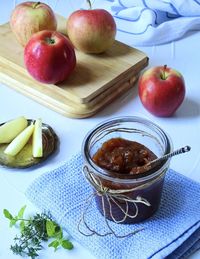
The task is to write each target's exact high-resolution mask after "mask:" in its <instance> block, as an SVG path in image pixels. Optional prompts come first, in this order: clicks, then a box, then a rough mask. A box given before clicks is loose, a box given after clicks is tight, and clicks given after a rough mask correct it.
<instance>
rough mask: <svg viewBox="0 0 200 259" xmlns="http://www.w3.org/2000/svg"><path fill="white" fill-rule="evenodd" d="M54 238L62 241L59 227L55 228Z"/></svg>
mask: <svg viewBox="0 0 200 259" xmlns="http://www.w3.org/2000/svg"><path fill="white" fill-rule="evenodd" d="M54 237H55V238H57V239H62V238H63V232H62V229H61V227H59V226H58V225H57V226H56V227H55V234H54Z"/></svg>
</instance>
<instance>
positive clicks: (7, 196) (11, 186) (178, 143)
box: [0, 0, 200, 259]
mask: <svg viewBox="0 0 200 259" xmlns="http://www.w3.org/2000/svg"><path fill="white" fill-rule="evenodd" d="M14 2H15V1H14ZM16 2H17V3H19V1H16ZM44 2H45V1H44ZM46 2H47V1H46ZM80 2H81V0H78V1H77V0H76V1H59V2H58V3H57V4H56V1H48V3H49V4H50V5H51V6H52V7H53V8H55V9H56V11H57V12H58V13H60V14H62V15H64V16H65V17H66V16H67V15H68V14H69V13H70V12H71V11H73V10H75V9H76V5H77V6H79V4H80ZM13 6H14V3H13V1H11V0H7V1H0V10H1V12H0V23H1V24H3V23H5V22H7V21H8V20H9V16H10V12H11V10H12V8H13ZM2 10H3V11H2ZM166 33H167V32H166ZM117 39H118V40H120V41H123V42H124V43H127V44H129V45H132V43H131V42H128V41H127V40H126V35H122V34H117ZM199 42H200V32H195V33H194V32H191V33H188V34H187V36H186V37H185V38H184V39H181V40H179V41H176V42H173V43H170V44H165V45H161V46H154V47H143V48H141V47H140V48H139V49H141V50H143V51H144V52H146V54H147V55H148V56H149V58H150V64H149V66H156V65H164V64H167V65H168V66H171V67H173V68H176V69H177V70H179V71H180V72H181V73H182V74H183V75H184V78H185V83H186V98H185V100H184V102H183V104H182V105H181V107H180V108H179V109H178V111H177V112H176V114H175V115H174V116H173V117H171V118H157V117H154V116H153V115H150V114H149V113H148V112H147V111H146V110H145V109H144V108H143V106H142V104H141V102H140V100H139V98H138V94H137V87H135V88H134V89H132V90H131V91H129V92H128V93H127V94H125V95H124V96H121V97H120V98H119V99H118V100H116V101H115V102H113V103H112V104H111V105H109V106H108V107H106V108H105V109H104V110H102V111H101V112H99V113H98V114H96V115H95V116H93V117H91V118H86V119H71V118H67V117H64V116H62V115H60V114H58V113H56V112H54V111H52V110H50V109H48V108H46V107H44V106H42V105H40V104H38V103H36V102H35V101H32V100H31V99H29V98H27V97H25V96H23V95H21V94H19V93H17V92H15V91H14V90H12V89H10V88H9V87H7V86H5V85H3V84H0V98H1V99H0V111H1V113H0V122H4V121H7V120H9V119H12V118H15V117H18V116H21V115H24V116H25V117H27V118H34V119H35V118H38V117H41V118H42V119H43V122H45V123H48V124H49V125H51V126H52V127H53V129H54V130H55V131H56V133H57V135H58V136H59V139H60V148H59V152H58V153H57V154H56V155H55V156H53V157H52V158H51V159H49V160H47V161H46V162H45V163H43V164H41V166H40V167H37V168H32V169H23V170H16V169H6V168H1V169H0V258H3V259H4V258H5V259H11V258H13V259H14V258H17V256H16V255H13V254H12V252H11V251H10V249H9V247H10V245H11V244H12V243H13V237H14V236H15V234H16V232H17V231H16V230H15V229H13V230H12V229H9V227H8V221H7V220H6V219H5V218H4V217H3V214H2V211H3V209H4V208H7V209H8V210H10V211H11V212H12V213H13V214H15V213H16V212H17V211H18V210H19V209H20V208H21V207H22V206H23V205H24V204H26V205H27V212H30V213H31V212H36V211H37V208H35V207H34V206H33V205H32V204H31V203H30V202H29V201H28V200H27V199H26V197H25V195H24V191H25V189H26V188H27V186H28V185H29V184H30V183H31V182H32V181H33V180H34V179H35V178H36V177H38V176H40V175H41V174H43V173H44V172H46V171H48V170H50V169H52V168H56V167H57V166H58V165H60V164H62V163H64V161H66V160H67V159H69V158H70V156H71V155H72V154H74V153H76V152H78V151H79V150H80V148H81V143H82V140H83V137H84V136H85V134H86V133H87V132H88V130H90V129H91V128H92V127H94V126H95V125H96V124H97V123H99V122H101V121H103V120H105V119H108V118H111V117H116V116H123V115H136V116H141V117H144V118H148V119H150V120H152V121H154V122H155V123H157V124H158V125H160V126H161V127H162V128H163V129H164V130H165V131H167V132H168V133H169V135H170V136H171V138H172V141H173V144H174V148H179V147H182V146H184V145H190V146H191V147H192V150H191V151H190V152H189V153H187V155H186V154H184V155H182V156H178V157H176V158H173V159H172V162H171V168H173V169H174V170H176V171H178V172H180V173H182V174H184V175H186V176H188V177H190V178H192V179H194V180H196V181H199V182H200V152H199V145H200V137H199V132H200V94H199V93H200V90H199V89H200V83H199V82H200V80H199V76H200V70H199V60H200V51H199ZM73 243H74V245H75V249H73V250H72V251H64V249H59V250H58V251H57V252H56V253H54V252H53V249H49V248H48V249H44V250H43V251H42V253H41V255H40V257H39V258H45V259H50V258H55V257H56V258H58V259H64V258H65V259H67V258H70V259H72V258H73V259H84V258H87V259H94V257H93V256H92V255H91V254H90V253H89V251H87V250H86V249H84V248H83V247H81V245H80V244H78V243H76V242H75V241H73ZM191 258H192V259H197V258H200V252H197V253H195V254H194V255H193V256H191ZM111 259H112V258H111Z"/></svg>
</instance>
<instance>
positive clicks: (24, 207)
mask: <svg viewBox="0 0 200 259" xmlns="http://www.w3.org/2000/svg"><path fill="white" fill-rule="evenodd" d="M25 209H26V205H25V206H23V207H22V208H21V209H20V210H19V212H18V214H17V217H18V218H19V219H22V218H23V216H24V211H25Z"/></svg>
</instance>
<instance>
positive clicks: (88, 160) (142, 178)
mask: <svg viewBox="0 0 200 259" xmlns="http://www.w3.org/2000/svg"><path fill="white" fill-rule="evenodd" d="M122 122H135V123H140V124H143V125H145V126H148V127H150V128H151V129H153V130H155V131H156V132H157V133H159V134H160V135H161V136H162V137H163V139H164V140H165V141H166V146H165V150H164V154H163V155H165V154H167V153H169V152H172V149H173V146H172V141H171V138H170V137H169V135H168V134H167V133H166V132H165V131H164V130H163V129H161V128H160V126H158V125H157V124H155V123H153V122H152V121H150V120H148V119H144V118H141V117H139V116H121V117H115V118H112V119H107V120H104V121H103V122H101V123H99V124H97V125H96V126H95V127H94V128H92V129H91V130H90V131H89V132H88V133H87V134H86V136H85V138H84V140H83V143H82V156H83V158H84V162H85V163H86V164H87V166H88V167H89V170H91V169H93V170H95V175H97V176H99V177H102V178H103V179H105V180H109V181H114V182H119V183H135V182H145V181H148V180H150V179H152V178H155V177H156V176H158V175H160V174H161V173H162V172H163V171H164V169H165V168H167V167H168V166H169V163H170V160H171V158H168V159H167V160H165V161H163V163H162V164H161V165H160V166H159V167H158V168H157V170H155V169H154V170H155V172H152V173H150V172H149V173H148V174H144V175H143V176H141V175H140V174H138V175H137V177H133V176H131V177H130V178H121V177H120V178H119V177H117V175H118V176H119V173H114V174H115V177H113V174H112V175H109V171H108V170H106V169H103V168H101V167H99V166H98V165H97V164H95V163H94V162H93V160H92V157H91V156H90V153H89V152H88V144H89V141H90V140H91V139H92V137H93V136H94V135H95V133H97V132H98V131H99V130H101V129H103V128H108V127H109V126H110V125H112V124H115V125H116V123H122ZM105 172H107V174H105ZM120 175H121V174H120ZM126 176H127V175H126Z"/></svg>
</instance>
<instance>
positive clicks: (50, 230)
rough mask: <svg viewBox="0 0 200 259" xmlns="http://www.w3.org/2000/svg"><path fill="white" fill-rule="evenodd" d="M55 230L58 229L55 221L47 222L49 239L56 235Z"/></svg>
mask: <svg viewBox="0 0 200 259" xmlns="http://www.w3.org/2000/svg"><path fill="white" fill-rule="evenodd" d="M55 228H56V224H55V223H54V222H53V221H51V220H47V221H46V230H47V235H48V237H53V236H54V235H55Z"/></svg>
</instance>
